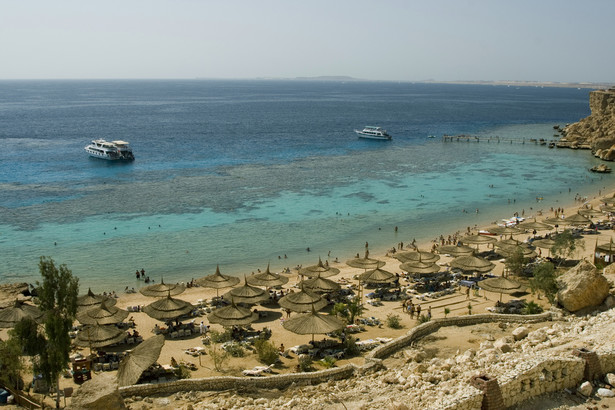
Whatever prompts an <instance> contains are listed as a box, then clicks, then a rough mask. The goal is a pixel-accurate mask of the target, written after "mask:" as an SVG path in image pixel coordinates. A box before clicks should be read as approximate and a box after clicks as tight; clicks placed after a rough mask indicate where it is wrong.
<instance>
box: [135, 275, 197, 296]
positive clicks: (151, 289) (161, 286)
mask: <svg viewBox="0 0 615 410" xmlns="http://www.w3.org/2000/svg"><path fill="white" fill-rule="evenodd" d="M185 290H186V285H180V284H179V283H175V284H167V283H164V278H163V279H162V280H161V281H160V283H156V284H154V285H149V286H146V287H144V288H141V289H139V292H141V294H142V295H145V296H151V297H154V298H162V297H165V296H167V295H170V296H176V295H179V294H180V293H183V292H184V291H185Z"/></svg>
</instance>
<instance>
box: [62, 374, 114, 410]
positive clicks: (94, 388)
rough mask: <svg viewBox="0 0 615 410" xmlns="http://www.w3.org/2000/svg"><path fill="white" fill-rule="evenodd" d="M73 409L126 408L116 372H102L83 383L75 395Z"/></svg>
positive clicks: (72, 403)
mask: <svg viewBox="0 0 615 410" xmlns="http://www.w3.org/2000/svg"><path fill="white" fill-rule="evenodd" d="M70 408H71V409H95V410H108V409H125V408H126V405H125V404H124V400H123V399H122V396H120V392H119V391H118V389H117V377H116V375H115V373H102V374H100V375H97V376H96V378H94V379H92V380H88V381H87V382H85V383H83V384H82V385H81V387H80V388H79V389H78V390H77V391H76V392H75V395H74V396H73V399H72V402H71V405H70Z"/></svg>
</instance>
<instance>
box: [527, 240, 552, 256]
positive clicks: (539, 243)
mask: <svg viewBox="0 0 615 410" xmlns="http://www.w3.org/2000/svg"><path fill="white" fill-rule="evenodd" d="M532 245H534V246H535V247H537V248H542V249H547V250H548V255H550V254H551V248H553V245H555V241H554V240H553V239H550V238H545V239H536V240H535V241H533V242H532Z"/></svg>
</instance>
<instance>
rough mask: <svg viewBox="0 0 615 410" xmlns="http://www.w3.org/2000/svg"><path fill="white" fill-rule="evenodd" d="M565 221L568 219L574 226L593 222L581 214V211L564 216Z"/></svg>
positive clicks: (569, 223)
mask: <svg viewBox="0 0 615 410" xmlns="http://www.w3.org/2000/svg"><path fill="white" fill-rule="evenodd" d="M564 221H566V223H567V224H568V225H572V226H581V225H589V224H590V223H591V222H592V221H591V219H589V218H588V217H586V216H583V215H581V214H580V213H576V214H574V215H570V216H567V217H566V218H564Z"/></svg>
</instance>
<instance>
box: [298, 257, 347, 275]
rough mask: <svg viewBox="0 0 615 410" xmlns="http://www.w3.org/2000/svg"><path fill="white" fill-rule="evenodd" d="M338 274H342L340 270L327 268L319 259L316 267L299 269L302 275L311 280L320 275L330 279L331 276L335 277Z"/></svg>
mask: <svg viewBox="0 0 615 410" xmlns="http://www.w3.org/2000/svg"><path fill="white" fill-rule="evenodd" d="M338 273H340V270H339V269H337V268H333V267H331V266H329V265H327V266H325V265H324V264H323V263H322V260H321V259H320V258H318V263H317V264H316V265H312V266H307V267H305V268H301V269H299V274H300V275H303V276H307V277H309V278H313V277H315V276H316V275H318V274H320V277H321V278H328V277H329V276H335V275H337V274H338Z"/></svg>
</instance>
